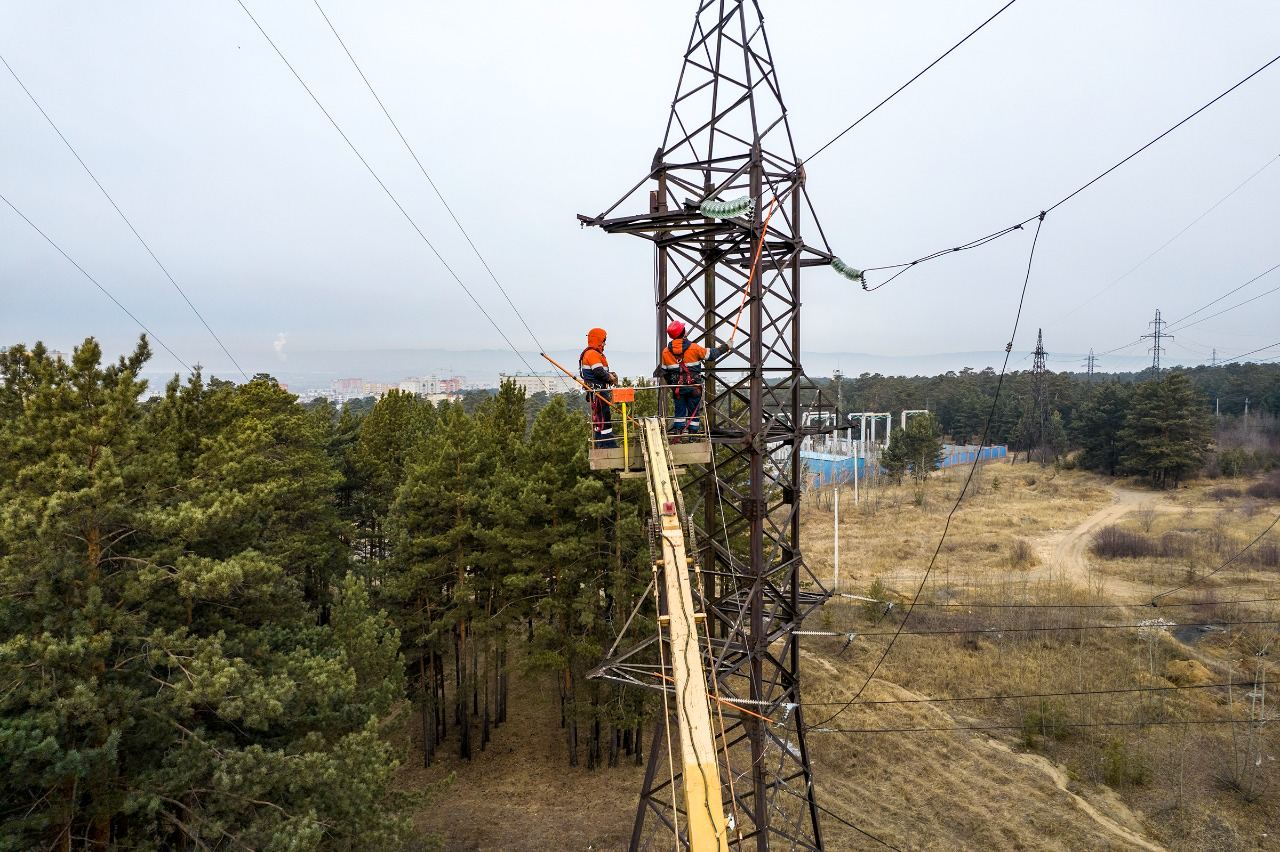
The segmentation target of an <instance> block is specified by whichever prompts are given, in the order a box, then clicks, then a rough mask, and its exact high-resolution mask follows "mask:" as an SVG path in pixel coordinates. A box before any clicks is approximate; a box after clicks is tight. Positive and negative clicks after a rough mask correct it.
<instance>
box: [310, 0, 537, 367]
mask: <svg viewBox="0 0 1280 852" xmlns="http://www.w3.org/2000/svg"><path fill="white" fill-rule="evenodd" d="M312 3H314V4H315V7H316V11H317V12H319V13H320V17H322V18H324V22H325V23H326V24H328V25H329V30H330V31H331V32H332V33H333V37H334V38H336V39H337V40H338V44H340V45H341V46H342V51H343V52H344V53H346V54H347V58H348V59H350V60H351V65H352V67H354V68H355V69H356V73H357V74H359V75H360V79H361V80H363V81H364V84H365V86H366V87H367V88H368V89H369V94H371V95H373V99H374V100H375V101H377V103H378V108H379V109H381V110H382V114H383V115H385V116H386V117H387V121H389V122H390V123H391V127H392V129H394V130H395V132H396V135H397V136H399V137H400V141H401V142H402V143H404V149H405V150H406V151H408V152H409V156H410V157H413V161H414V162H415V163H416V164H417V165H418V171H420V172H422V176H423V177H424V178H426V179H427V183H428V184H430V185H431V189H432V191H433V192H435V194H436V198H438V199H440V203H441V204H442V205H444V209H445V210H446V211H448V213H449V217H450V218H451V219H453V224H455V225H457V226H458V230H459V231H460V232H462V236H463V237H465V238H466V240H467V244H468V245H469V246H471V250H472V251H473V252H475V253H476V257H477V258H479V260H480V263H481V265H482V266H484V271H485V272H487V273H489V277H490V278H492V279H493V283H494V284H496V285H497V286H498V290H499V292H501V293H502V298H504V299H506V300H507V304H508V305H509V306H510V307H511V310H512V311H513V312H514V313H515V315H516V317H517V318H518V319H519V320H520V324H521V325H523V326H524V330H525V331H527V332H529V337H530V338H532V339H533V342H534V343H535V344H536V345H537V347H538V351H540V352H545V351H546V347H544V346H543V345H542V341H540V340H538V336H537V335H536V334H534V333H533V329H532V328H530V327H529V323H527V322H525V319H524V315H523V314H521V313H520V309H519V308H517V307H516V306H515V303H514V302H513V301H511V297H510V296H509V295H507V289H506V288H505V287H503V286H502V282H501V281H499V280H498V276H497V275H495V274H494V273H493V269H491V268H490V266H489V262H488V261H487V260H485V259H484V255H482V254H481V253H480V249H479V248H477V247H476V244H475V242H474V241H473V240H472V239H471V235H470V234H468V233H467V229H466V228H464V227H462V222H460V221H459V220H458V217H457V215H456V214H455V213H454V212H453V208H452V207H450V206H449V202H447V201H445V200H444V195H443V193H441V192H440V187H438V186H436V182H435V181H434V180H432V179H431V175H429V174H428V173H427V168H426V166H424V165H423V164H422V160H420V159H419V158H418V154H417V152H415V151H414V150H413V146H411V145H410V144H409V140H408V139H406V138H405V135H404V133H402V132H401V131H400V125H398V124H396V120H395V119H394V118H392V117H391V112H390V111H389V110H388V109H387V106H386V104H384V103H383V102H382V98H381V97H379V96H378V93H377V91H375V90H374V88H373V83H371V82H369V78H368V77H367V76H365V73H364V69H362V68H361V67H360V63H358V62H356V58H355V56H353V55H352V53H351V50H350V48H348V47H347V43H346V42H345V41H343V39H342V36H341V35H339V34H338V29H337V27H335V26H334V25H333V21H331V20H330V19H329V16H328V15H326V14H325V11H324V9H322V8H321V7H320V0H312Z"/></svg>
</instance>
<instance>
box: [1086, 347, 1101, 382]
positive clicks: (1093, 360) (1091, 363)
mask: <svg viewBox="0 0 1280 852" xmlns="http://www.w3.org/2000/svg"><path fill="white" fill-rule="evenodd" d="M1097 365H1098V356H1097V355H1094V354H1093V350H1092V349H1090V350H1089V356H1088V357H1087V358H1085V359H1084V366H1085V371H1086V372H1087V373H1088V376H1089V378H1088V379H1087V380H1086V382H1085V383H1086V384H1093V370H1094V368H1095V367H1096V366H1097Z"/></svg>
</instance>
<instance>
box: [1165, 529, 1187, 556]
mask: <svg viewBox="0 0 1280 852" xmlns="http://www.w3.org/2000/svg"><path fill="white" fill-rule="evenodd" d="M1193 547H1194V544H1193V542H1192V540H1191V538H1190V537H1189V536H1188V535H1187V534H1186V533H1181V532H1167V533H1165V534H1164V535H1162V536H1160V555H1161V556H1163V557H1165V558H1166V559H1183V558H1185V557H1187V556H1190V555H1191V551H1192V549H1193Z"/></svg>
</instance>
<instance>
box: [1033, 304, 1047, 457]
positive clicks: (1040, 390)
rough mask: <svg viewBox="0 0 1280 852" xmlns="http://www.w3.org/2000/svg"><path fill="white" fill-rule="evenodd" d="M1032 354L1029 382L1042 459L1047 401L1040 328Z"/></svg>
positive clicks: (1037, 442)
mask: <svg viewBox="0 0 1280 852" xmlns="http://www.w3.org/2000/svg"><path fill="white" fill-rule="evenodd" d="M1033 354H1034V355H1035V359H1034V360H1033V361H1032V362H1031V380H1032V389H1033V392H1034V396H1035V406H1036V412H1037V416H1038V419H1037V423H1038V425H1037V427H1036V450H1037V451H1038V452H1039V453H1040V454H1041V456H1042V457H1043V455H1044V427H1045V420H1046V419H1047V418H1048V408H1049V407H1048V400H1047V399H1046V398H1045V388H1044V370H1045V367H1044V362H1045V355H1046V354H1047V353H1046V352H1045V351H1044V329H1042V328H1038V329H1036V351H1035V352H1034V353H1033Z"/></svg>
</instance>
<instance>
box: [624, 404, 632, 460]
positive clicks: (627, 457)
mask: <svg viewBox="0 0 1280 852" xmlns="http://www.w3.org/2000/svg"><path fill="white" fill-rule="evenodd" d="M622 469H623V470H631V446H630V444H629V443H628V441H627V404H626V403H625V402H624V403H622Z"/></svg>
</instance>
